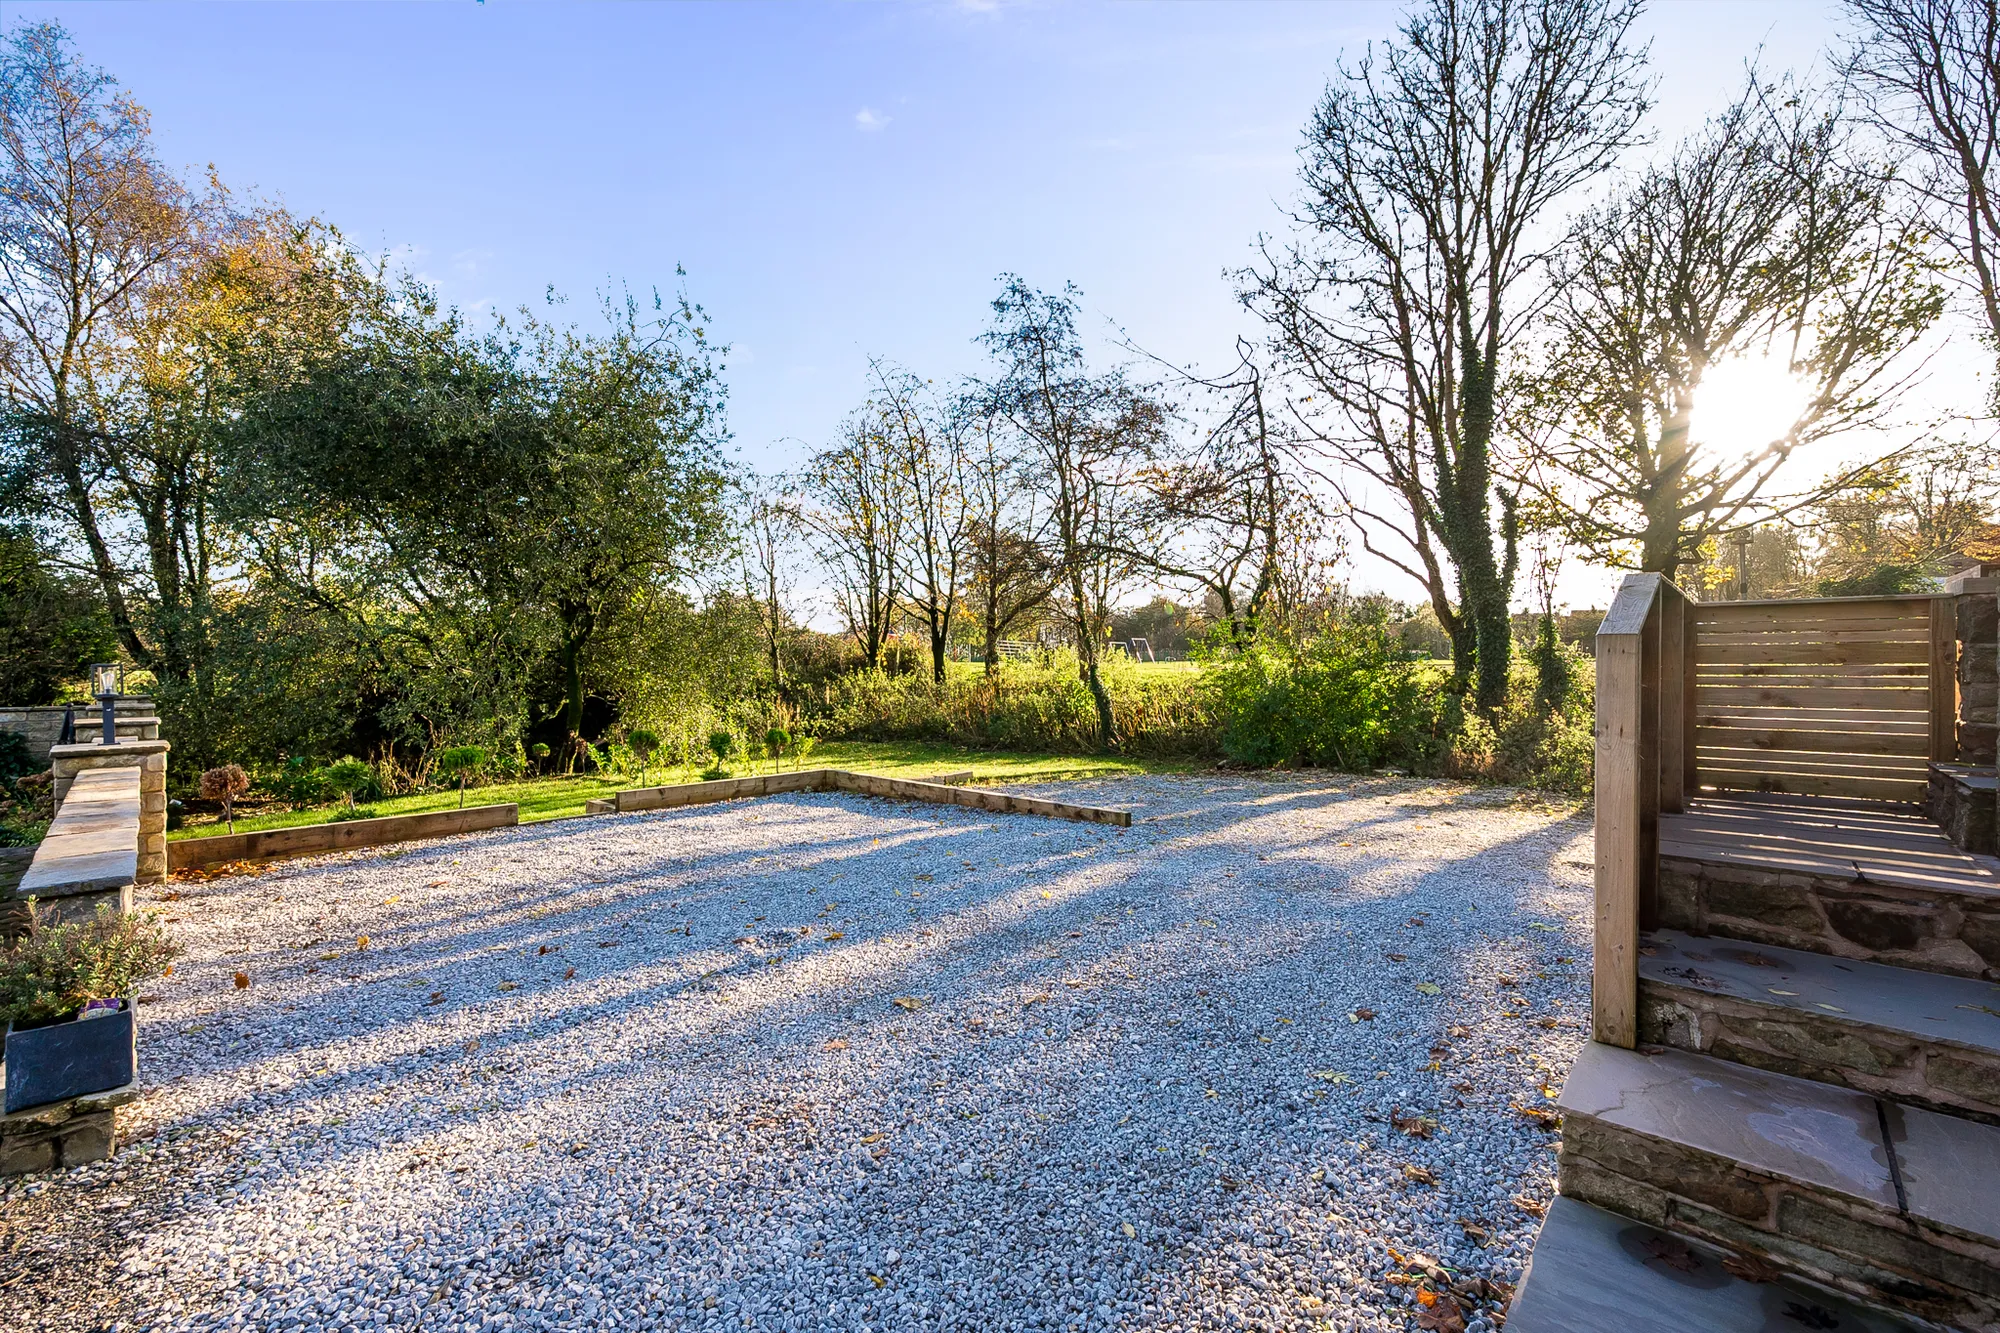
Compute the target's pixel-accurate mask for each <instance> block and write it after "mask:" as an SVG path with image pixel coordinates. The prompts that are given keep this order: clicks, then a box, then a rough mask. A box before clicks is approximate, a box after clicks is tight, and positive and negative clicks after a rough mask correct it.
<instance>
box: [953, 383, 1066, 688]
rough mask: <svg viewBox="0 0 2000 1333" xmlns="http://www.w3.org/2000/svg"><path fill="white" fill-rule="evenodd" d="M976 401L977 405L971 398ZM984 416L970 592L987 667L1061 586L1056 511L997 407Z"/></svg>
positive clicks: (977, 454)
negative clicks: (1052, 528) (1054, 560)
mask: <svg viewBox="0 0 2000 1333" xmlns="http://www.w3.org/2000/svg"><path fill="white" fill-rule="evenodd" d="M968 406H969V407H970V405H968ZM968 415H970V416H973V417H975V418H976V421H977V424H976V426H975V427H974V428H973V439H972V441H971V443H970V445H969V447H968V449H967V455H966V493H967V497H968V500H969V508H970V517H971V531H970V556H969V562H968V565H967V569H966V585H967V586H966V592H967V596H968V597H969V598H970V600H971V603H972V611H973V614H974V615H975V616H976V617H977V618H978V621H979V636H980V644H981V648H982V653H983V657H984V661H985V664H986V674H987V675H989V676H991V675H994V674H996V673H997V672H998V671H999V670H1000V640H1001V638H1002V636H1004V635H1006V634H1007V633H1008V631H1010V630H1012V629H1013V628H1014V627H1015V626H1016V625H1018V624H1021V623H1023V622H1025V621H1027V620H1029V619H1031V618H1032V617H1033V616H1035V615H1036V614H1037V613H1039V612H1040V611H1041V610H1042V609H1043V608H1045V607H1046V606H1047V605H1048V603H1049V598H1050V596H1051V595H1052V594H1053V593H1054V591H1055V570H1054V569H1053V567H1052V566H1051V565H1050V563H1049V560H1048V557H1047V554H1046V552H1045V547H1046V545H1047V532H1046V528H1047V519H1048V511H1047V510H1046V509H1045V508H1044V507H1043V506H1042V505H1041V504H1040V503H1039V501H1040V498H1041V495H1040V491H1039V490H1038V489H1037V488H1036V487H1035V486H1034V485H1033V484H1032V480H1031V478H1030V476H1029V472H1030V468H1029V466H1028V462H1027V460H1026V459H1025V458H1023V457H1022V456H1021V455H1019V454H1018V453H1016V452H1015V451H1014V450H1012V449H1010V448H1008V447H1007V445H1008V443H1009V441H1010V437H1009V436H1008V435H1007V434H1006V433H1005V432H1003V431H1002V430H1000V429H999V428H998V427H999V422H998V421H996V419H995V417H994V416H993V414H991V413H989V412H971V411H968Z"/></svg>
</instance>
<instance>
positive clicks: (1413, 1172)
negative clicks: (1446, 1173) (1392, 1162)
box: [1403, 1165, 1438, 1185]
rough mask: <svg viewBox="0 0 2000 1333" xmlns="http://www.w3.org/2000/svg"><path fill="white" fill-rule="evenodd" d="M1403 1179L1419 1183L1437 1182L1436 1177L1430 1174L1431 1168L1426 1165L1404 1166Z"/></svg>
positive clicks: (1430, 1183)
mask: <svg viewBox="0 0 2000 1333" xmlns="http://www.w3.org/2000/svg"><path fill="white" fill-rule="evenodd" d="M1403 1179H1405V1180H1411V1181H1415V1182H1416V1183H1417V1184H1419V1185H1435V1184H1437V1183H1438V1178H1437V1177H1436V1176H1434V1175H1432V1174H1431V1169H1430V1168H1429V1167H1427V1166H1414V1165H1412V1166H1406V1167H1404V1168H1403Z"/></svg>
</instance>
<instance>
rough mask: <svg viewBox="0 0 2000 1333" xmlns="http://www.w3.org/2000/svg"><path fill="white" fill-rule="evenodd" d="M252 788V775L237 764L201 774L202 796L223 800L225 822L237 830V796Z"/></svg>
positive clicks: (231, 830)
mask: <svg viewBox="0 0 2000 1333" xmlns="http://www.w3.org/2000/svg"><path fill="white" fill-rule="evenodd" d="M249 790H250V775H249V774H248V773H245V772H244V771H243V769H242V768H241V767H240V766H238V765H236V764H224V765H222V767H220V768H211V769H209V770H208V771H207V772H206V773H203V774H202V775H201V797H202V799H203V800H205V801H220V802H222V818H223V822H224V823H226V824H227V825H228V826H229V831H230V832H231V833H234V832H236V798H237V797H239V796H241V795H242V794H243V793H244V792H246V791H249Z"/></svg>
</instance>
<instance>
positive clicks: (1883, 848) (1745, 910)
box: [1651, 796, 2000, 981]
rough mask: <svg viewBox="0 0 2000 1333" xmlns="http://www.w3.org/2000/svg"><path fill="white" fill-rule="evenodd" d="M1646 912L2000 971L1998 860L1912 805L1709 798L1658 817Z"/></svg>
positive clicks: (1914, 963) (1759, 937) (1672, 923)
mask: <svg viewBox="0 0 2000 1333" xmlns="http://www.w3.org/2000/svg"><path fill="white" fill-rule="evenodd" d="M1651 923H1652V924H1654V925H1656V926H1659V927H1661V928H1663V929H1668V930H1684V931H1688V932H1691V933H1693V934H1696V935H1719V936H1724V937H1727V938H1731V939H1738V940H1748V941H1750V942H1752V943H1756V944H1772V945H1778V946H1780V947H1783V948H1790V949H1804V950H1809V951H1811V952H1814V953H1824V954H1830V955H1833V956H1834V957H1838V958H1854V959H1860V960H1862V961H1865V962H1876V963H1888V964H1891V965H1893V966H1897V967H1908V968H1920V969H1922V970H1925V971H1930V972H1942V973H1945V974H1947V975H1951V976H1965V977H1981V978H1984V979H1986V980H1989V981H2000V860H1996V859H1995V858H1993V857H1990V856H1977V855H1974V854H1972V853H1969V852H1964V851H1961V850H1959V849H1958V848H1957V847H1954V846H1952V844H1951V842H1950V840H1949V839H1947V838H1946V837H1945V836H1944V833H1943V832H1942V831H1941V830H1940V829H1939V828H1938V826H1937V825H1936V824H1934V823H1932V822H1931V821H1930V820H1928V819H1926V818H1924V817H1923V815H1922V813H1921V812H1920V811H1919V810H1917V808H1916V807H1914V806H1898V805H1890V804H1886V803H1883V802H1878V801H1852V800H1839V799H1835V798H1827V797H1802V796H1792V797H1784V796H1730V797H1724V796H1711V797H1703V798H1701V799H1699V800H1696V801H1693V802H1691V803H1690V805H1689V808H1688V810H1687V812H1686V813H1684V814H1673V815H1663V816H1661V818H1660V877H1659V889H1658V894H1657V899H1656V906H1655V909H1654V911H1653V913H1652V917H1651Z"/></svg>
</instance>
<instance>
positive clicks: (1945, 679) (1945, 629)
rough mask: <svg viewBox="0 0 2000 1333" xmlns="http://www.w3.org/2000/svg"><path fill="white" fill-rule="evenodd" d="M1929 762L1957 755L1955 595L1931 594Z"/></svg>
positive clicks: (1946, 759) (1956, 632)
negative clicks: (1936, 595) (1933, 595)
mask: <svg viewBox="0 0 2000 1333" xmlns="http://www.w3.org/2000/svg"><path fill="white" fill-rule="evenodd" d="M1930 678H1931V688H1930V706H1931V762H1932V763H1950V762H1951V761H1952V760H1954V759H1956V758H1958V599H1957V598H1955V597H1933V598H1931V670H1930Z"/></svg>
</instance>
